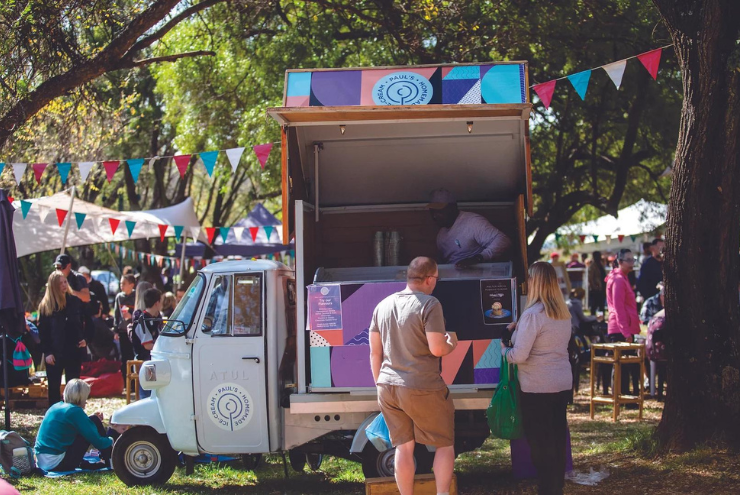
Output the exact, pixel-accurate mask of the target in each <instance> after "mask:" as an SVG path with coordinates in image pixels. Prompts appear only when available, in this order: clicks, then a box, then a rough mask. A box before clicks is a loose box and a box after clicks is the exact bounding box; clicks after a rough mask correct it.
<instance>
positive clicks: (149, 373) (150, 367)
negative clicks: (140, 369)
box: [144, 363, 157, 382]
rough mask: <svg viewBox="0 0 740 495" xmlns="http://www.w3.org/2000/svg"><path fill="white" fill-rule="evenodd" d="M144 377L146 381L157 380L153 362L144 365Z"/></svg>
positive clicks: (155, 367)
mask: <svg viewBox="0 0 740 495" xmlns="http://www.w3.org/2000/svg"><path fill="white" fill-rule="evenodd" d="M144 379H145V380H146V381H148V382H156V381H157V366H156V365H155V364H154V363H147V364H145V365H144Z"/></svg>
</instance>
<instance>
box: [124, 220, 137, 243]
mask: <svg viewBox="0 0 740 495" xmlns="http://www.w3.org/2000/svg"><path fill="white" fill-rule="evenodd" d="M123 223H125V224H126V230H127V231H128V238H129V239H131V234H133V233H134V228H135V227H136V222H134V221H132V220H126V221H124V222H123Z"/></svg>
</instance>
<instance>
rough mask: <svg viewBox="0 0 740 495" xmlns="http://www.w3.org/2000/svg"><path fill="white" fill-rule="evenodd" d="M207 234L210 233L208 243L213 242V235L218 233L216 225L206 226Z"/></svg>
mask: <svg viewBox="0 0 740 495" xmlns="http://www.w3.org/2000/svg"><path fill="white" fill-rule="evenodd" d="M206 234H207V235H208V244H213V237H214V236H215V235H216V227H206Z"/></svg>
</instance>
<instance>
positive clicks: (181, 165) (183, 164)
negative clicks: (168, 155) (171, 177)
mask: <svg viewBox="0 0 740 495" xmlns="http://www.w3.org/2000/svg"><path fill="white" fill-rule="evenodd" d="M173 159H174V160H175V165H177V170H179V171H180V178H183V177H185V172H187V171H188V163H190V155H176V156H174V157H173Z"/></svg>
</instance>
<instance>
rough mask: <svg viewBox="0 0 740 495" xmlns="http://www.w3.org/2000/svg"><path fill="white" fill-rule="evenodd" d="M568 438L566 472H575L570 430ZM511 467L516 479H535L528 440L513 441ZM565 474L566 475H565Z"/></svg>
mask: <svg viewBox="0 0 740 495" xmlns="http://www.w3.org/2000/svg"><path fill="white" fill-rule="evenodd" d="M476 371H477V370H476ZM567 435H568V438H567V439H566V440H565V452H566V454H565V472H566V473H569V472H571V471H573V453H572V452H571V450H570V428H569V429H568V430H567ZM510 442H511V467H512V469H513V470H514V478H517V479H524V478H535V477H537V470H536V469H535V468H534V465H533V464H532V452H531V450H530V449H529V443H527V439H526V438H518V439H516V440H511V441H510ZM563 474H565V473H563Z"/></svg>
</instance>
